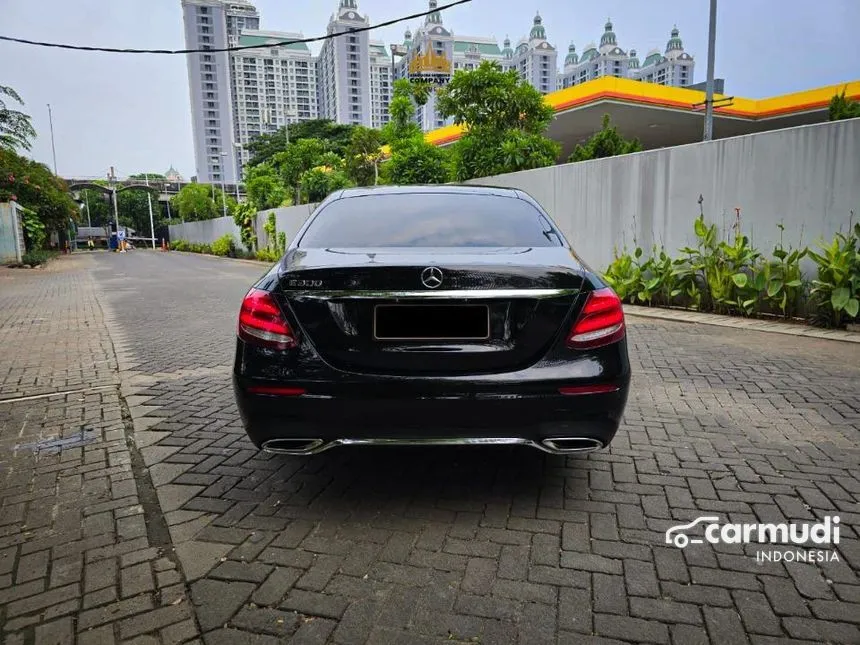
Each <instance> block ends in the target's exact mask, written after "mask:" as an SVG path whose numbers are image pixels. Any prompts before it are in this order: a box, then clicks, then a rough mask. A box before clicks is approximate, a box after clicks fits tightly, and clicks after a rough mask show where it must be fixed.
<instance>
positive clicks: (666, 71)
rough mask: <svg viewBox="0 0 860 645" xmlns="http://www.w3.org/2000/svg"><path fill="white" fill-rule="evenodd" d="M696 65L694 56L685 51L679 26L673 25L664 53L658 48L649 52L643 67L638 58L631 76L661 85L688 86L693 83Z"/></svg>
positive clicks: (633, 53) (632, 52) (633, 52)
mask: <svg viewBox="0 0 860 645" xmlns="http://www.w3.org/2000/svg"><path fill="white" fill-rule="evenodd" d="M635 54H636V52H635V51H631V56H633V57H635ZM694 66H695V61H694V60H693V57H692V56H690V54H688V53H687V52H685V51H684V43H683V42H682V41H681V37H680V35H679V32H678V28H677V27H673V28H672V32H671V35H670V38H669V42H667V43H666V51H665V52H664V53H663V54H660V52H659V50H656V49H655V50H652V51H650V52H648V55H647V56H646V57H645V61H644V62H643V63H642V66H641V67H640V66H639V61H638V60H636V61H635V66H634V67H633V68H632V69H631V74H630V78H636V79H638V80H640V81H646V82H648V83H657V84H659V85H672V86H674V87H687V86H688V85H692V84H693V68H694Z"/></svg>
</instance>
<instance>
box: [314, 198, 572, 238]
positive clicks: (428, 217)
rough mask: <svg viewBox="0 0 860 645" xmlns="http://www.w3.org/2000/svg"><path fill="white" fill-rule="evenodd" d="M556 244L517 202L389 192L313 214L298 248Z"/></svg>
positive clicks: (536, 214) (540, 220)
mask: <svg viewBox="0 0 860 645" xmlns="http://www.w3.org/2000/svg"><path fill="white" fill-rule="evenodd" d="M451 246H474V247H479V246H561V242H560V240H559V239H558V238H557V237H556V236H555V235H554V234H553V231H552V228H551V227H550V225H549V223H548V222H547V221H546V219H544V217H543V215H542V214H541V212H540V211H538V210H537V209H536V208H535V207H534V206H532V205H531V204H529V203H528V202H526V201H523V200H522V199H516V198H514V197H500V196H497V195H487V194H474V193H473V194H469V193H395V194H380V195H367V196H362V197H347V198H345V199H338V200H335V201H333V202H331V203H329V204H328V205H327V206H324V207H323V209H322V210H321V211H320V212H319V213H317V215H316V217H314V219H313V221H312V222H311V224H310V225H309V226H308V229H307V230H306V231H305V233H304V235H303V236H302V238H301V240H300V241H299V247H300V248H361V247H366V248H367V247H451Z"/></svg>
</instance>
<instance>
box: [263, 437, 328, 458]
mask: <svg viewBox="0 0 860 645" xmlns="http://www.w3.org/2000/svg"><path fill="white" fill-rule="evenodd" d="M324 444H325V442H324V441H323V440H322V439H269V440H268V441H264V442H263V452H268V453H270V454H274V455H312V454H314V453H317V452H320V451H321V450H324V449H325V446H324Z"/></svg>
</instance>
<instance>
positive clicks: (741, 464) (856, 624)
mask: <svg viewBox="0 0 860 645" xmlns="http://www.w3.org/2000/svg"><path fill="white" fill-rule="evenodd" d="M74 260H75V261H76V260H77V258H75V259H74ZM69 262H71V261H69ZM69 262H67V267H68V271H66V272H63V271H60V269H63V270H64V271H65V269H66V267H64V266H63V265H62V264H58V265H57V267H58V268H57V271H58V275H57V276H56V277H54V276H49V275H48V274H37V275H34V277H33V281H34V282H33V284H34V285H37V284H38V285H41V284H42V283H43V281H47V282H52V281H53V282H56V281H78V282H79V283H81V282H86V281H87V280H90V276H92V277H94V279H95V282H96V284H97V285H98V303H99V304H100V305H101V307H102V308H103V309H104V317H103V318H102V319H101V320H102V321H103V322H102V325H103V326H107V327H108V328H109V329H110V339H111V340H112V341H113V346H114V347H115V349H116V355H117V363H116V366H117V367H118V368H119V370H120V371H119V376H118V380H119V382H120V383H121V386H122V387H121V394H122V400H120V401H119V402H120V403H122V402H123V401H124V402H125V403H126V404H127V406H128V410H129V412H130V415H131V417H132V418H133V419H134V429H133V431H130V430H126V432H127V433H130V434H131V436H132V438H133V439H134V444H133V446H132V449H131V450H130V451H129V450H127V451H126V455H127V456H126V461H125V462H124V466H125V468H126V471H125V472H126V473H128V471H129V468H128V464H129V461H130V462H131V465H132V468H131V469H130V470H131V475H133V476H132V477H130V478H129V477H126V478H125V479H126V480H130V481H131V482H133V483H135V485H136V486H137V489H138V493H137V495H138V496H139V497H140V498H141V505H142V506H143V507H144V508H143V511H144V512H142V513H138V514H137V515H135V514H134V513H131V512H130V511H128V510H122V509H123V508H126V509H127V508H129V507H128V506H123V504H124V502H123V503H120V505H119V506H116V507H114V506H111V504H113V503H114V502H113V501H101V500H100V501H99V502H97V503H94V504H93V505H92V507H90V508H94V509H96V510H93V511H91V512H89V513H82V515H83V519H82V520H78V521H77V523H76V522H75V521H73V520H68V522H69V524H71V525H76V524H77V525H78V528H79V529H80V530H82V531H84V530H86V528H87V526H90V527H91V529H90V530H91V535H93V537H82V538H77V539H74V540H69V539H63V540H61V541H58V542H57V544H56V545H54V544H51V545H50V552H48V553H46V549H48V546H41V545H40V544H38V543H37V544H36V545H35V546H36V547H37V548H26V547H28V545H29V544H30V542H29V541H25V540H26V539H25V538H23V537H20V538H17V539H18V540H19V541H18V542H15V541H12V542H11V543H10V539H12V540H14V539H15V538H10V536H14V535H22V534H21V533H20V531H22V530H28V529H27V528H24V529H22V528H21V526H22V524H24V522H25V519H26V518H27V514H28V513H30V512H32V511H31V510H30V506H29V505H26V504H25V506H24V507H23V508H22V509H21V510H16V511H13V510H12V509H13V508H15V507H16V506H17V505H19V504H21V503H22V502H21V498H20V496H21V495H22V494H25V493H26V494H30V495H32V494H34V493H33V491H36V490H38V491H42V489H44V488H48V489H50V492H49V494H45V495H44V497H46V498H47V497H50V499H51V501H52V503H54V504H57V505H61V503H62V500H63V499H64V498H63V497H62V494H63V491H64V490H65V489H64V488H62V487H60V486H59V485H57V486H54V484H52V483H51V480H50V478H47V479H46V477H45V475H44V473H43V472H42V470H39V469H38V468H31V469H30V470H29V471H27V470H25V469H23V468H21V467H19V466H16V465H14V462H11V461H9V460H8V459H7V454H8V450H9V449H10V444H19V443H21V442H22V441H23V439H19V438H13V437H11V436H9V429H8V427H9V426H8V425H4V426H3V431H2V434H0V441H2V443H0V448H2V450H3V453H2V456H0V468H2V470H0V482H2V485H3V487H2V490H0V495H2V500H3V506H2V507H0V510H2V515H0V517H2V518H3V519H2V522H3V525H2V526H0V528H4V526H6V525H8V526H13V527H16V528H15V529H9V531H4V532H3V533H2V535H3V536H4V537H3V538H0V539H2V541H0V606H2V609H0V622H2V623H3V632H2V633H3V634H4V635H7V638H6V640H7V641H8V642H25V640H26V641H28V642H34V641H33V640H31V639H35V642H40V643H41V642H52V641H51V640H50V639H51V638H54V639H59V640H57V642H68V641H67V640H64V639H65V638H66V636H67V635H68V634H72V633H77V634H78V635H79V639H78V642H81V643H100V642H134V643H144V642H146V643H150V642H152V643H157V642H161V643H180V642H186V641H189V642H199V641H200V640H202V642H203V643H205V644H206V645H217V644H220V643H225V644H227V643H230V644H233V643H245V642H247V643H273V644H274V643H282V642H293V643H373V644H377V643H398V644H400V643H442V642H446V643H449V642H463V643H474V642H481V643H490V644H495V643H554V642H558V643H581V642H589V641H593V642H602V643H610V642H648V643H670V642H671V643H676V644H685V645H686V644H687V643H698V642H713V643H734V642H738V643H753V644H757V643H762V644H764V643H768V644H769V643H779V642H804V641H808V642H820V641H826V642H834V643H857V642H860V578H859V577H858V571H860V539H858V535H857V529H856V528H855V527H860V505H858V500H860V466H858V464H860V434H858V430H860V348H858V347H856V346H855V345H852V344H848V343H837V342H833V341H827V340H819V339H807V338H794V337H786V336H780V335H773V334H763V333H758V332H752V331H745V330H744V331H740V330H733V329H726V328H719V327H705V326H699V325H691V324H676V323H671V322H666V321H654V320H647V321H646V320H642V319H633V318H631V319H630V321H629V322H630V342H631V347H630V349H631V358H632V361H633V365H634V369H635V377H634V382H633V390H632V394H631V400H630V402H629V405H628V409H627V414H626V418H625V423H624V425H623V427H622V429H621V431H620V432H619V435H618V437H617V439H616V441H615V442H614V443H613V446H612V449H611V450H610V451H607V452H601V453H597V454H592V455H589V456H587V457H575V458H574V457H567V458H565V457H555V456H546V455H543V454H541V453H538V452H535V451H527V450H521V449H499V450H488V449H465V448H464V449H432V450H429V449H428V450H409V449H396V448H394V449H385V450H372V449H344V450H340V451H331V452H329V453H324V454H322V455H319V456H317V457H314V458H311V459H306V458H291V457H283V456H278V457H273V456H267V455H263V454H260V453H257V452H256V451H255V450H254V449H253V447H252V446H251V444H250V443H249V442H248V441H247V439H246V438H245V436H244V434H243V431H242V429H241V426H240V423H239V420H238V418H237V414H236V410H235V407H234V405H233V402H232V391H231V386H230V381H229V372H230V363H231V360H232V351H233V340H232V337H233V333H234V325H235V314H236V308H237V305H238V302H239V300H240V299H241V296H242V294H243V293H244V291H245V289H247V287H248V286H249V284H250V283H251V282H252V281H253V279H254V278H255V277H256V276H258V275H259V274H261V273H262V270H261V269H257V268H256V267H253V266H249V265H246V264H240V263H234V262H229V261H225V260H217V259H210V258H202V257H200V258H198V257H193V256H180V255H177V254H160V253H148V252H136V253H131V254H127V255H125V256H118V255H106V254H105V255H100V256H98V257H97V258H92V259H89V260H88V265H87V266H84V267H83V268H81V269H77V268H76V267H73V266H72V264H70V263H69ZM48 278H50V280H48ZM28 279H29V277H28ZM16 281H17V278H16ZM0 284H2V285H3V287H4V291H3V292H2V296H5V295H6V293H7V291H6V285H5V283H0ZM16 288H17V287H16ZM38 288H39V289H48V287H42V286H39V287H38ZM51 288H59V287H51ZM25 291H27V290H26V289H25ZM2 296H0V297H2ZM13 300H14V298H13ZM78 302H82V301H81V300H80V298H79V299H78ZM83 302H87V301H83ZM38 306H40V305H36V304H34V305H31V309H32V308H33V307H38ZM78 306H85V308H86V307H88V309H87V311H86V314H87V316H89V315H93V316H94V317H95V319H96V320H99V319H100V318H99V315H98V312H97V311H96V310H95V309H96V305H94V304H90V305H78ZM6 309H7V307H3V310H2V313H0V320H2V321H3V326H2V331H0V334H7V333H8V331H7V328H8V327H9V326H10V324H11V325H12V326H13V327H14V326H15V325H16V324H18V325H22V324H24V323H23V322H20V321H21V320H23V319H21V318H16V317H15V316H11V317H6V316H7V314H8V312H7V311H6ZM25 313H27V314H29V315H33V313H32V311H30V310H28V311H27V312H25ZM87 316H85V317H87ZM16 321H19V322H17V323H16ZM89 324H90V325H91V326H96V327H97V326H98V325H97V324H96V323H94V322H93V321H90V323H89ZM13 333H14V332H13ZM15 337H16V338H20V334H17V333H15ZM0 338H2V339H3V340H4V347H5V341H6V340H7V338H8V336H7V335H4V336H0ZM28 342H29V341H28ZM20 351H21V352H22V353H24V354H27V352H26V351H25V350H23V349H22V350H20ZM47 351H48V350H45V352H47ZM54 358H55V356H54V357H53V358H51V357H49V356H48V354H46V355H45V357H44V358H43V359H40V360H36V359H35V358H34V359H32V361H31V362H32V364H33V366H34V367H32V368H31V369H33V370H36V371H39V370H40V369H43V368H42V367H40V366H42V365H43V362H46V361H50V360H54ZM22 360H23V359H22ZM28 360H31V359H28ZM111 360H112V359H111V357H110V353H109V352H108V356H107V358H106V361H107V364H108V365H109V366H110V369H114V366H113V365H112V364H111ZM19 363H20V361H19ZM13 364H14V363H13ZM18 369H19V371H18V372H15V374H20V373H21V371H20V370H22V369H23V370H24V372H26V373H28V374H29V372H27V370H26V369H25V368H18ZM81 369H82V370H83V368H81ZM44 371H45V372H46V373H49V372H51V370H50V369H45V370H44ZM109 372H110V370H109ZM2 373H3V376H4V378H5V379H6V380H7V381H8V380H9V378H8V377H7V370H6V366H5V363H4V366H3V372H2ZM9 373H12V370H10V371H9ZM84 373H85V374H87V372H86V371H84ZM93 374H94V376H98V373H97V372H94V373H93ZM109 376H110V374H108V375H107V376H106V377H105V378H108V377H109ZM16 378H18V377H16ZM58 378H59V377H58ZM23 382H24V381H22V383H23ZM37 385H38V383H37V384H36V386H37ZM22 387H23V386H22ZM26 387H35V386H34V385H31V384H28V385H27V386H26ZM11 389H12V391H14V387H12V388H11ZM2 391H3V392H4V393H5V392H6V390H5V389H4V390H2ZM114 392H115V391H114ZM114 395H115V394H114ZM100 396H107V395H106V394H100ZM18 405H19V404H18V403H13V404H8V403H7V404H5V405H4V404H0V414H8V410H9V409H10V406H11V407H14V406H18ZM55 407H57V404H56V402H55V401H54V400H53V399H51V405H50V406H45V408H44V409H45V412H43V413H42V414H43V415H44V419H45V420H44V426H43V427H44V428H47V429H50V428H51V427H55V426H56V423H55V425H54V426H49V425H48V424H49V423H51V422H52V420H53V419H55V418H56V415H57V414H59V412H57V411H55V410H54V408H55ZM60 407H61V408H62V409H63V410H67V409H68V410H70V412H69V413H68V414H70V415H72V416H75V414H77V413H75V409H76V408H74V407H71V408H70V407H69V406H68V404H64V405H60ZM92 408H98V410H105V411H104V412H100V411H99V412H98V414H105V415H107V414H108V412H107V410H109V409H110V405H109V404H108V403H105V402H104V401H96V400H95V399H93V400H92V405H85V406H81V410H83V412H80V414H87V413H89V414H95V413H96V412H92ZM86 411H89V412H86ZM63 414H66V412H63ZM49 415H50V416H49ZM60 416H61V417H62V415H60ZM5 418H6V417H0V419H4V420H5ZM75 418H76V419H77V418H78V417H77V416H75ZM356 422H357V423H360V420H357V421H356ZM19 431H20V429H17V427H16V429H14V430H13V432H19ZM25 432H37V431H35V430H33V429H32V428H31V429H29V430H26V431H25ZM99 445H103V444H96V443H93V444H90V445H88V446H86V447H84V448H83V449H82V454H86V453H88V452H90V451H92V452H95V451H96V450H97V448H95V446H99ZM115 448H116V451H117V454H118V455H119V454H120V450H121V448H122V446H119V445H117V446H115ZM74 450H81V449H72V451H74ZM104 450H105V452H106V453H107V455H108V456H107V457H106V458H105V459H104V460H103V461H101V462H99V466H98V468H97V469H95V470H94V471H93V472H98V473H99V475H98V477H99V478H102V479H105V478H106V479H107V480H108V481H109V482H110V483H109V484H108V485H109V486H113V485H114V481H113V477H114V474H113V465H112V463H111V462H110V461H109V459H110V457H109V455H110V454H111V453H110V450H109V449H104ZM68 452H69V450H68V449H64V450H63V451H62V452H61V453H60V454H59V456H57V457H56V459H71V458H69V457H66V453H68ZM93 459H95V458H93ZM137 462H141V463H142V464H144V465H145V466H146V468H142V469H137V468H135V467H134V465H135V463H137ZM76 463H77V462H76ZM10 464H12V465H10ZM51 472H52V473H53V472H54V471H51ZM105 473H108V474H107V475H105ZM144 473H145V475H144ZM51 476H53V475H51ZM93 477H95V475H93ZM116 477H117V480H118V481H117V482H116V483H117V484H121V480H120V478H119V475H116ZM82 479H83V480H84V481H86V479H87V477H86V475H83V476H82ZM75 483H76V482H75ZM24 489H26V490H24ZM152 490H154V495H155V499H154V500H153V499H150V498H151V496H152V495H151V491H152ZM120 492H121V493H122V494H123V497H120V498H118V499H119V500H125V499H128V498H131V497H132V496H131V495H127V494H128V493H130V492H131V491H130V488H129V489H121V490H120ZM28 499H29V498H28ZM57 500H60V501H57ZM70 503H73V504H74V503H77V504H78V505H80V504H82V502H81V501H80V499H77V500H75V501H74V502H73V501H72V500H70ZM38 506H39V507H43V506H44V504H40V505H38ZM153 509H157V510H158V511H160V513H159V514H158V517H162V518H163V521H164V523H165V524H166V525H167V527H166V531H167V535H166V536H165V535H164V534H163V533H162V532H161V531H159V530H153V529H151V528H149V527H148V526H147V527H144V529H141V527H140V524H139V522H136V521H135V520H134V518H135V517H136V516H140V515H143V516H144V517H145V518H154V514H153V512H152V511H153ZM14 513H18V515H14ZM41 513H42V516H41V517H45V515H46V511H44V510H41ZM706 514H707V515H718V516H720V518H721V519H722V520H723V521H726V520H731V521H733V522H744V521H750V522H752V521H763V522H764V521H767V522H779V521H790V520H797V521H810V520H813V519H815V518H820V517H822V516H824V515H833V514H838V515H839V516H840V517H841V529H842V533H841V543H840V544H839V556H840V560H839V562H828V563H817V564H806V563H789V564H785V563H764V564H757V563H756V560H755V558H754V557H752V555H754V549H753V548H752V547H743V546H738V545H717V546H712V545H710V544H700V545H691V546H689V547H688V548H686V549H684V550H679V549H676V548H674V547H672V546H669V545H666V544H665V543H664V535H663V534H664V531H665V530H666V529H667V528H668V527H670V526H672V525H674V524H678V523H683V522H688V521H690V520H692V519H693V518H695V517H697V516H700V515H706ZM47 516H49V517H50V518H51V522H53V525H57V524H58V522H59V520H58V519H57V518H59V517H61V515H58V514H57V513H53V514H50V513H48V514H47ZM90 516H92V517H93V519H91V520H88V519H87V518H89V517H90ZM7 518H10V519H8V520H7ZM96 518H99V519H96ZM123 520H127V521H123ZM26 521H27V522H28V523H29V522H30V521H31V520H29V519H26ZM36 521H37V522H38V521H42V522H45V521H48V520H47V519H41V520H38V519H37V520H36ZM88 521H89V524H88ZM28 525H29V524H28ZM108 526H110V527H111V529H112V532H107V536H108V537H109V538H110V539H109V540H108V539H107V538H106V537H104V535H105V534H106V531H108V529H107V528H106V527H108ZM156 528H157V527H156ZM15 530H17V531H19V532H17V533H16V532H15ZM51 530H61V529H53V528H52V529H51ZM142 530H143V534H142V536H141V531H142ZM121 531H122V533H121ZM87 539H89V540H93V541H92V542H87V543H86V545H83V542H82V540H87ZM150 542H152V543H155V546H153V545H152V544H150ZM73 544H74V545H75V546H71V545H73ZM77 544H81V545H82V546H81V547H78V546H77ZM126 544H129V545H130V546H122V545H126ZM4 548H5V549H8V548H12V549H13V556H12V559H11V560H9V559H5V558H3V556H2V553H3V549H4ZM79 548H80V549H83V553H84V556H85V557H81V558H79V559H78V560H77V562H79V563H80V564H79V565H76V564H75V562H76V560H75V555H76V554H77V553H80V551H78V549H79ZM124 549H130V550H128V551H125V550H124ZM159 550H161V551H160V552H159ZM165 550H166V551H167V552H168V555H169V557H168V555H165ZM25 551H26V552H25ZM91 553H92V554H93V555H92V556H91V555H90V554H91ZM39 554H42V555H39ZM29 556H33V557H29ZM76 566H79V568H85V571H84V576H83V578H81V577H80V574H79V573H78V570H77V569H76V568H75V567H76ZM10 589H12V590H14V591H9V590H10ZM22 590H23V591H22ZM46 590H47V591H46ZM186 592H187V593H186ZM13 594H14V595H13ZM88 603H89V604H88ZM174 603H175V604H174ZM33 617H36V618H33ZM27 620H30V621H31V622H30V623H29V624H25V622H26V621H27ZM15 621H18V622H15ZM36 630H42V631H39V632H37V631H36ZM64 630H65V631H64ZM19 634H21V635H22V639H21V640H20V641H15V640H14V639H13V637H17V636H18V635H19ZM110 639H113V640H110Z"/></svg>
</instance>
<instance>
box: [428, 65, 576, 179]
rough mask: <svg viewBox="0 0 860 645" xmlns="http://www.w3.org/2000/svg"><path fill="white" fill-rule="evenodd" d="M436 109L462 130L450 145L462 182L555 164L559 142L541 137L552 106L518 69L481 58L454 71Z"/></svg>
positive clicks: (548, 120) (455, 170)
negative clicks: (470, 67)
mask: <svg viewBox="0 0 860 645" xmlns="http://www.w3.org/2000/svg"><path fill="white" fill-rule="evenodd" d="M437 108H438V110H439V112H440V114H442V115H444V116H446V117H453V118H454V123H456V124H457V125H462V126H465V132H464V133H463V136H462V137H461V138H460V140H459V141H458V142H457V143H456V144H454V146H453V170H454V177H455V178H456V179H457V180H459V181H465V180H467V179H472V178H475V177H486V176H488V175H496V174H501V173H505V172H514V171H517V170H526V169H531V168H542V167H544V166H551V165H552V164H553V163H555V161H556V159H557V158H558V155H559V153H560V151H561V147H560V146H559V145H558V144H557V143H556V142H554V141H552V140H550V139H548V138H547V137H545V136H544V133H545V132H546V129H547V127H548V126H549V123H550V121H552V118H553V109H552V107H551V106H550V105H548V104H547V103H546V102H545V101H544V99H543V96H542V95H541V93H540V92H538V91H537V90H536V89H535V88H534V87H532V86H531V85H529V84H528V83H526V82H525V81H522V80H520V78H519V75H518V74H517V72H516V70H509V71H507V72H505V71H502V69H501V67H500V66H499V65H498V64H497V63H494V62H489V61H485V62H483V63H481V64H480V66H478V68H477V69H475V70H471V71H465V70H458V71H457V72H455V73H454V76H453V77H452V78H451V81H450V83H449V84H448V85H447V87H444V88H442V89H441V90H440V91H439V98H438V100H437Z"/></svg>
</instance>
